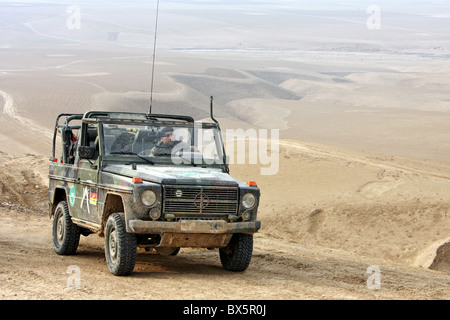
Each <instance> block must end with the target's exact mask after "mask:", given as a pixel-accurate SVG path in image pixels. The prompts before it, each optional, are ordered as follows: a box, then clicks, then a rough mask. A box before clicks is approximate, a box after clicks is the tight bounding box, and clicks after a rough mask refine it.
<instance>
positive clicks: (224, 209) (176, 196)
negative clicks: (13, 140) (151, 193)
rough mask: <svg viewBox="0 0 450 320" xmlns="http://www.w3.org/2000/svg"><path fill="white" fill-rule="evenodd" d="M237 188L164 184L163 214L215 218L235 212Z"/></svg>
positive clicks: (236, 207) (236, 208)
mask: <svg viewBox="0 0 450 320" xmlns="http://www.w3.org/2000/svg"><path fill="white" fill-rule="evenodd" d="M237 210H238V188H223V187H207V186H205V187H190V186H165V187H164V201H163V214H167V213H170V214H174V215H175V218H179V217H188V218H189V217H190V218H200V219H207V218H217V217H219V216H228V215H235V214H237Z"/></svg>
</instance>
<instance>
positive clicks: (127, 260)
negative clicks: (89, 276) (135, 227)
mask: <svg viewBox="0 0 450 320" xmlns="http://www.w3.org/2000/svg"><path fill="white" fill-rule="evenodd" d="M136 245H137V242H136V236H135V235H134V234H131V233H128V232H127V231H126V226H125V215H124V214H123V213H114V214H112V215H110V216H109V218H108V221H107V222H106V227H105V257H106V263H107V265H108V268H109V271H110V272H111V273H112V274H114V275H116V276H126V275H129V274H130V273H132V272H133V269H134V265H135V263H136Z"/></svg>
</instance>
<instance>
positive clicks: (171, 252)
mask: <svg viewBox="0 0 450 320" xmlns="http://www.w3.org/2000/svg"><path fill="white" fill-rule="evenodd" d="M155 250H156V252H157V253H158V254H160V255H162V256H176V255H177V254H178V252H180V247H165V248H160V247H156V248H155Z"/></svg>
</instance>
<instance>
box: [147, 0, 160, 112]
mask: <svg viewBox="0 0 450 320" xmlns="http://www.w3.org/2000/svg"><path fill="white" fill-rule="evenodd" d="M158 14H159V0H157V3H156V22H155V39H154V40H153V61H152V83H151V87H150V107H149V109H148V113H149V114H151V113H152V105H153V78H154V74H155V55H156V34H157V31H158Z"/></svg>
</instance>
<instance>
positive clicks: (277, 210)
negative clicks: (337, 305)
mask: <svg viewBox="0 0 450 320" xmlns="http://www.w3.org/2000/svg"><path fill="white" fill-rule="evenodd" d="M155 18H156V0H155V1H26V2H21V1H0V110H1V112H0V159H1V160H0V168H1V172H0V175H1V176H0V178H1V181H0V203H1V205H0V220H1V221H2V227H1V229H0V230H1V233H0V235H1V238H0V245H1V247H2V252H3V253H2V259H1V260H0V261H1V262H0V281H1V283H2V285H0V295H1V297H2V298H3V299H15V298H25V299H40V298H50V299H58V298H61V299H72V298H82V299H102V298H106V299H111V298H112V299H116V298H117V299H122V298H140V299H142V298H144V299H146V298H150V297H149V296H147V295H149V294H150V293H149V292H148V289H147V288H139V287H138V288H136V284H135V282H136V279H133V277H130V278H128V279H121V280H119V282H120V283H121V284H120V287H121V288H123V290H125V293H124V294H116V293H115V292H116V290H117V286H118V285H119V284H117V281H118V280H117V279H116V278H112V277H111V276H110V275H109V272H108V270H107V268H106V266H105V263H104V261H102V259H103V260H104V256H103V255H102V250H103V249H102V243H101V241H102V239H97V238H98V237H97V238H95V237H96V236H95V235H94V236H90V237H86V238H82V239H81V243H80V249H81V253H79V254H77V255H76V256H74V257H72V259H75V260H70V258H67V259H62V258H61V257H58V256H56V254H54V252H53V249H52V244H51V221H50V220H48V217H47V211H48V209H47V203H46V201H47V199H46V197H47V190H46V188H47V184H48V179H47V171H46V170H48V157H49V155H50V152H51V139H52V132H53V126H54V121H55V119H56V116H57V115H58V114H60V113H63V112H74V113H75V112H77V113H78V112H85V111H88V110H113V111H118V110H126V111H133V112H147V111H148V109H149V101H150V88H151V81H152V77H151V73H152V58H153V41H154V34H155V33H154V32H155ZM449 31H450V11H449V10H448V4H446V3H445V2H443V1H408V2H405V1H353V0H350V1H345V2H336V1H314V2H313V1H309V2H307V1H288V0H285V1H271V0H266V1H263V0H261V1H258V0H253V1H252V0H241V1H238V0H234V1H219V0H217V1H207V0H204V1H200V0H199V1H187V0H186V1H170V0H160V7H159V22H158V33H157V39H156V44H157V45H156V56H155V65H154V67H155V69H154V70H155V75H154V88H153V106H152V112H153V113H173V114H187V115H191V116H193V117H194V118H195V119H204V118H208V117H209V98H210V96H213V97H214V101H215V109H214V110H215V116H216V117H217V118H218V119H219V121H220V123H221V125H222V127H223V128H225V129H226V128H234V129H237V128H243V129H247V128H254V129H279V133H280V141H279V161H280V170H279V172H278V173H277V174H275V175H272V176H262V175H260V170H259V169H260V168H259V166H258V165H233V166H232V168H231V173H232V175H233V176H234V177H236V178H239V179H241V180H256V181H257V182H258V185H259V186H260V188H261V190H262V200H261V206H260V211H259V218H260V220H261V221H262V229H261V232H260V233H259V234H258V236H257V237H256V238H255V253H254V257H253V260H252V263H251V264H250V268H249V269H248V270H247V271H246V272H244V273H243V274H240V275H238V276H236V275H230V274H228V273H226V272H225V271H223V272H222V271H219V269H218V268H216V266H215V265H214V263H215V262H214V261H215V260H214V253H211V252H207V251H205V252H203V251H194V250H186V251H185V252H183V250H182V252H181V253H180V255H179V257H176V258H167V260H164V258H162V257H158V256H155V257H153V256H152V255H151V254H148V253H144V252H141V253H140V256H139V255H138V262H137V270H136V272H137V276H136V277H138V278H139V279H138V280H139V281H142V280H144V281H151V282H152V284H153V285H154V287H156V288H159V290H162V291H164V290H165V288H166V290H167V292H166V295H165V294H164V292H162V293H161V296H159V297H156V298H159V299H167V298H168V297H170V298H174V299H183V298H184V295H187V296H189V298H192V297H194V298H199V299H202V298H209V299H227V298H230V299H240V298H242V297H245V298H249V297H248V296H246V295H245V293H246V292H253V294H254V298H255V299H285V298H289V299H305V298H307V299H308V298H312V299H323V298H325V299H367V298H369V299H417V298H418V299H448V298H449V297H450V296H449V291H448V287H449V284H450V283H449V280H448V272H449V268H450V262H449V254H448V252H449V251H448V247H449V245H448V241H449V239H450V222H449V209H448V208H449V204H450V195H449V192H448V191H449V190H450V160H449V159H450V157H449V156H450V138H449V137H450V126H449V125H448V123H449V121H448V119H449V116H450V95H449V92H450V78H449V76H448V74H449V72H450V62H449V61H450V32H449ZM14 221H20V222H21V224H20V226H19V227H17V228H16V227H14ZM25 235H30V237H29V238H27V237H26V236H25ZM446 243H447V245H446ZM36 252H37V254H36ZM139 257H140V258H139ZM139 259H140V260H139ZM176 259H180V260H176ZM42 260H43V261H42ZM69 260H70V261H69ZM29 261H35V262H36V265H35V266H34V267H32V266H30V265H29ZM74 264H75V265H79V266H80V267H81V268H82V270H85V271H83V279H84V280H82V289H81V290H78V291H76V292H75V291H71V290H67V288H66V287H65V286H66V277H67V274H66V273H65V271H66V268H67V266H69V265H74ZM370 265H379V266H380V268H381V273H382V276H383V277H384V278H382V279H384V280H382V284H381V289H380V290H370V289H368V288H367V286H366V280H367V276H368V275H367V274H366V270H367V267H368V266H370ZM185 266H188V268H187V269H189V268H191V269H190V270H191V271H187V272H186V267H185ZM430 267H431V269H430ZM88 270H91V271H88ZM399 270H400V271H399ZM44 273H45V276H44ZM259 275H263V277H262V278H261V277H259ZM256 277H258V279H260V282H258V281H256V279H255V278H256ZM147 278H148V279H147ZM173 278H176V279H177V280H178V282H177V288H175V287H172V288H170V289H167V288H169V287H170V286H171V283H173V282H172V281H173ZM99 279H102V280H101V281H100V283H104V282H107V283H108V284H107V286H106V288H103V289H104V290H103V289H102V290H101V289H100V285H99V283H97V282H98V281H99ZM236 279H237V280H236ZM217 281H219V282H220V283H221V287H220V288H221V290H219V291H215V289H216V288H217ZM383 281H384V282H383ZM30 283H31V284H30ZM33 284H34V285H33ZM195 284H199V285H200V286H202V288H203V290H201V291H198V290H194V289H192V287H194V285H195ZM274 288H277V289H276V290H274ZM192 290H194V291H195V295H192V294H193V293H194V291H192ZM189 294H190V295H189ZM152 298H155V297H154V296H153V297H152Z"/></svg>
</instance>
